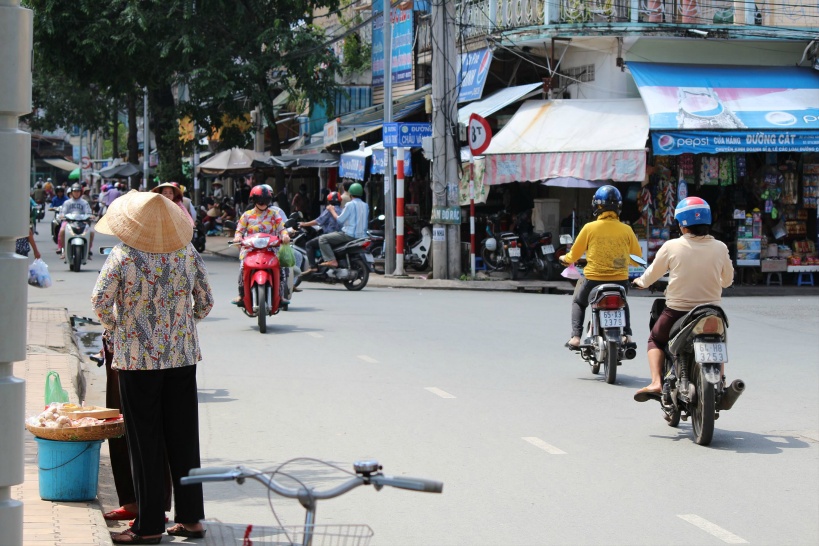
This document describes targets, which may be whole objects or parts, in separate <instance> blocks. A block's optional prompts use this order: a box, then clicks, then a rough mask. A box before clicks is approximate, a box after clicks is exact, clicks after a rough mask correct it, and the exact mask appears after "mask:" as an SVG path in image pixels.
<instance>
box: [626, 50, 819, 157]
mask: <svg viewBox="0 0 819 546" xmlns="http://www.w3.org/2000/svg"><path fill="white" fill-rule="evenodd" d="M628 68H629V70H630V71H631V74H632V76H633V77H634V81H635V83H636V84H637V87H638V88H639V90H640V96H641V97H642V98H643V102H644V103H645V107H646V111H647V112H648V116H649V121H650V123H651V134H652V143H653V145H654V153H655V154H659V155H678V154H682V153H712V154H713V153H720V152H735V153H744V152H816V151H819V73H818V72H816V71H815V70H813V69H811V68H803V67H794V66H724V65H694V64H691V65H689V64H670V63H640V62H630V63H628Z"/></svg>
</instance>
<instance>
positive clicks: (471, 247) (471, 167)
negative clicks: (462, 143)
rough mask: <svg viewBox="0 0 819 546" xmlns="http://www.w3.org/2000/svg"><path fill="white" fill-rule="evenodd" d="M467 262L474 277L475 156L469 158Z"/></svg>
mask: <svg viewBox="0 0 819 546" xmlns="http://www.w3.org/2000/svg"><path fill="white" fill-rule="evenodd" d="M469 263H470V271H471V272H472V278H473V279H474V278H475V158H474V157H472V156H471V155H470V158H469Z"/></svg>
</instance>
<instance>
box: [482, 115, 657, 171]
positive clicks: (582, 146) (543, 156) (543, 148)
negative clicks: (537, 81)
mask: <svg viewBox="0 0 819 546" xmlns="http://www.w3.org/2000/svg"><path fill="white" fill-rule="evenodd" d="M647 140H648V116H647V115H646V110H645V107H644V106H643V102H642V101H641V100H640V99H616V100H554V101H543V100H530V101H526V102H524V103H523V105H522V106H521V107H520V109H518V111H517V112H516V113H515V115H514V116H513V117H512V119H511V120H509V123H507V124H506V126H505V127H504V128H503V129H502V130H501V131H499V132H498V134H497V135H495V136H494V137H493V138H492V143H491V144H490V145H489V148H488V149H487V150H486V152H484V155H485V156H486V174H485V181H486V183H487V184H505V183H507V182H536V181H540V180H547V179H549V178H558V177H561V176H570V177H572V178H583V179H586V180H614V181H618V182H635V181H640V182H642V181H643V179H644V178H645V171H646V150H645V147H646V141H647Z"/></svg>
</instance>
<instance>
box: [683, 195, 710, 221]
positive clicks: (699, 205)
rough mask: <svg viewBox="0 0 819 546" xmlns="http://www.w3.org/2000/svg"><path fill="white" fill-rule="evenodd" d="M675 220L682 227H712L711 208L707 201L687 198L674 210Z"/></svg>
mask: <svg viewBox="0 0 819 546" xmlns="http://www.w3.org/2000/svg"><path fill="white" fill-rule="evenodd" d="M674 219H675V220H677V222H679V223H680V225H681V226H685V227H688V226H696V225H698V224H705V225H711V207H709V206H708V203H706V202H705V199H701V198H699V197H686V198H685V199H683V200H682V201H680V202H679V203H677V208H676V209H674Z"/></svg>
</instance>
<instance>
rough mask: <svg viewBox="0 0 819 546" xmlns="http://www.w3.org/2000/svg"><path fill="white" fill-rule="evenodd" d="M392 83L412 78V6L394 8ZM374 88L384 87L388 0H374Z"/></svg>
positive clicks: (392, 20)
mask: <svg viewBox="0 0 819 546" xmlns="http://www.w3.org/2000/svg"><path fill="white" fill-rule="evenodd" d="M391 11H392V19H391V22H392V58H391V61H392V83H394V84H395V83H402V82H408V81H412V65H413V62H414V60H413V54H412V44H413V42H414V23H413V20H414V19H413V11H412V8H410V9H406V10H402V9H398V8H392V10H391ZM372 12H373V37H372V39H373V43H372V60H373V87H383V86H384V0H373V3H372Z"/></svg>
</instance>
